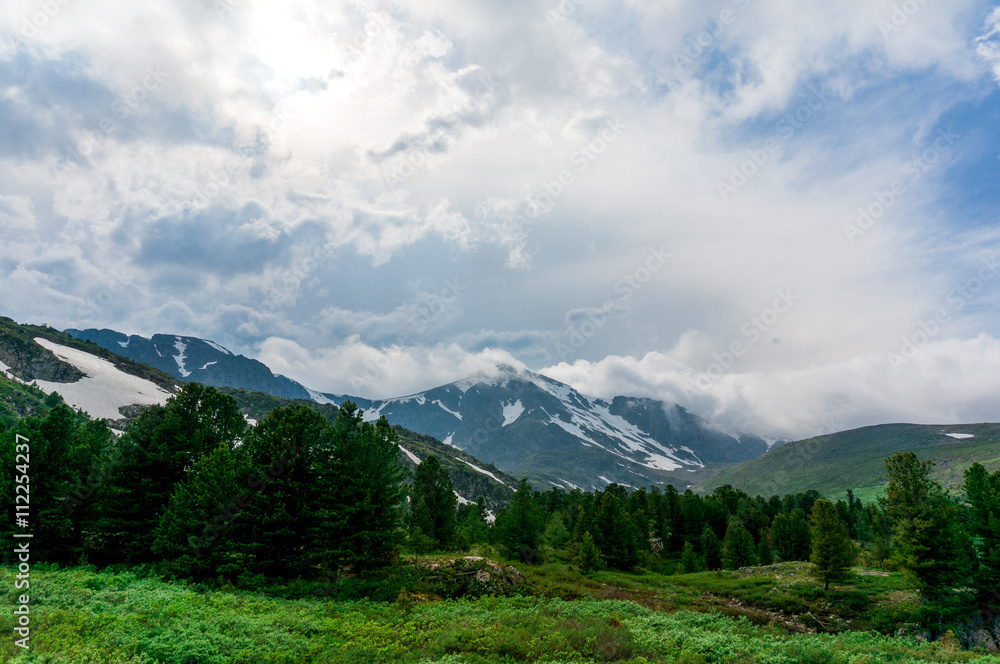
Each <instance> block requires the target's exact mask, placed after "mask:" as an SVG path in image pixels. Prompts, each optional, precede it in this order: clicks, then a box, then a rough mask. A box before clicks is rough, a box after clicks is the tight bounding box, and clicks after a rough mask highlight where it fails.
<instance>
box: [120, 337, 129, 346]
mask: <svg viewBox="0 0 1000 664" xmlns="http://www.w3.org/2000/svg"><path fill="white" fill-rule="evenodd" d="M129 341H132V337H129V338H128V339H126V340H125V341H119V342H118V345H119V346H121V347H122V348H128V342H129Z"/></svg>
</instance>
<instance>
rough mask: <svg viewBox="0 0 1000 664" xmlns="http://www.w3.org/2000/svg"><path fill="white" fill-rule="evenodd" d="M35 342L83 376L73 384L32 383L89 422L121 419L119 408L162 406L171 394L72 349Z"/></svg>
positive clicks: (44, 341)
mask: <svg viewBox="0 0 1000 664" xmlns="http://www.w3.org/2000/svg"><path fill="white" fill-rule="evenodd" d="M35 341H36V342H37V343H38V345H40V346H42V347H43V348H47V349H48V350H50V351H52V353H53V354H54V355H55V356H56V357H58V358H59V359H61V360H63V361H65V362H69V363H70V364H72V365H73V366H74V367H76V368H77V369H79V370H80V371H82V372H83V373H84V374H85V376H84V377H83V378H81V379H80V380H78V381H76V382H75V383H53V382H50V381H47V380H36V381H34V383H35V384H36V385H38V387H40V388H41V389H43V390H45V391H46V392H58V393H59V394H60V395H61V396H62V398H63V399H64V400H65V401H66V403H68V404H69V405H71V406H73V407H74V408H79V409H80V410H84V411H86V412H87V413H88V414H89V415H90V416H91V417H93V418H98V419H99V418H107V419H110V420H120V419H122V414H121V412H119V410H118V409H119V408H121V407H122V406H131V405H133V404H140V405H143V406H150V405H153V404H165V403H166V402H167V399H169V398H170V397H171V396H173V395H172V394H170V393H169V392H167V391H166V390H164V389H163V388H161V387H160V386H158V385H156V384H154V383H151V382H150V381H148V380H145V379H144V378H139V377H138V376H133V375H131V374H127V373H125V372H123V371H119V370H118V369H117V368H116V367H115V365H113V364H111V362H108V361H107V360H105V359H102V358H99V357H97V356H95V355H91V354H90V353H86V352H84V351H82V350H76V349H75V348H68V347H66V346H62V345H60V344H57V343H53V342H51V341H49V340H48V339H43V338H41V337H36V338H35Z"/></svg>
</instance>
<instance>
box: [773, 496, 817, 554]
mask: <svg viewBox="0 0 1000 664" xmlns="http://www.w3.org/2000/svg"><path fill="white" fill-rule="evenodd" d="M771 545H772V546H773V547H774V553H775V555H777V557H778V559H779V560H808V559H809V552H810V551H809V549H810V534H809V524H808V522H807V521H806V517H805V512H803V511H802V510H800V509H795V510H792V513H791V514H778V515H777V516H775V517H774V521H773V522H772V523H771Z"/></svg>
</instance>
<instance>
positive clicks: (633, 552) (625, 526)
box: [594, 485, 643, 569]
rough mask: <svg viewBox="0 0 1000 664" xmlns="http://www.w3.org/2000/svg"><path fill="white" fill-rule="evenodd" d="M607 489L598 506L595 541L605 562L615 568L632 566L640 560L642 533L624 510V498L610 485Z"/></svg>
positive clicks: (629, 567) (630, 567)
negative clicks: (612, 489)
mask: <svg viewBox="0 0 1000 664" xmlns="http://www.w3.org/2000/svg"><path fill="white" fill-rule="evenodd" d="M611 486H615V485H611ZM608 489H609V490H608V491H605V493H604V494H603V495H602V496H601V500H600V503H599V504H598V507H597V514H596V517H595V524H594V525H595V528H596V531H597V532H596V533H595V537H594V542H595V543H596V544H597V548H598V549H599V550H600V552H601V557H602V558H603V559H604V564H605V565H607V566H608V567H612V568H614V569H632V568H633V567H635V565H636V564H638V562H639V551H640V546H641V542H642V536H643V533H642V530H640V528H639V527H638V526H637V525H636V524H635V522H634V520H633V519H632V517H631V516H630V515H629V514H628V512H626V511H625V505H624V502H623V501H622V499H621V497H620V496H618V495H617V494H616V493H615V492H613V491H611V490H610V489H611V487H610V486H609V487H608Z"/></svg>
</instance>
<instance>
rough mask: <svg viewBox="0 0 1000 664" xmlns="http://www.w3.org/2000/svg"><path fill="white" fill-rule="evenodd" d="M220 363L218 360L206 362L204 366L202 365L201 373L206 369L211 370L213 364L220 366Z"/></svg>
mask: <svg viewBox="0 0 1000 664" xmlns="http://www.w3.org/2000/svg"><path fill="white" fill-rule="evenodd" d="M218 363H219V361H218V360H212V361H211V362H206V363H205V364H204V365H202V367H201V369H200V371H204V370H205V369H207V368H209V367H210V366H212V365H213V364H218Z"/></svg>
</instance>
